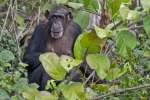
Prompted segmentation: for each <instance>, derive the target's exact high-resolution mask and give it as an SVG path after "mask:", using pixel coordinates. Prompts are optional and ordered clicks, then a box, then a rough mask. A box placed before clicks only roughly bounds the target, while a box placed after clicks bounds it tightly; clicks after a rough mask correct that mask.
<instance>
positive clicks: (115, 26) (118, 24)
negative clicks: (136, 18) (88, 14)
mask: <svg viewBox="0 0 150 100" xmlns="http://www.w3.org/2000/svg"><path fill="white" fill-rule="evenodd" d="M122 23H123V21H120V22H119V23H117V24H116V25H114V26H113V27H112V28H111V29H110V30H115V29H116V28H117V27H119V26H120V25H121V24H122Z"/></svg>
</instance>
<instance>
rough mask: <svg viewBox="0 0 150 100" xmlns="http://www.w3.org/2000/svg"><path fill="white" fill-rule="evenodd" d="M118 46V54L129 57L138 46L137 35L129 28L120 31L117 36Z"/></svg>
mask: <svg viewBox="0 0 150 100" xmlns="http://www.w3.org/2000/svg"><path fill="white" fill-rule="evenodd" d="M116 46H117V52H118V54H120V55H121V56H123V57H125V58H127V57H128V56H129V55H128V53H129V52H130V51H131V50H133V49H134V48H135V46H136V37H135V36H134V35H133V33H131V32H130V31H128V30H123V31H120V32H119V33H118V35H117V37H116Z"/></svg>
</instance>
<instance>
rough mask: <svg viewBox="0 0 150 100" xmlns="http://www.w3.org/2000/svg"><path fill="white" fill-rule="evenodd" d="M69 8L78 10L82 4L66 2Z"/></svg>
mask: <svg viewBox="0 0 150 100" xmlns="http://www.w3.org/2000/svg"><path fill="white" fill-rule="evenodd" d="M68 4H69V6H70V7H72V8H74V9H79V8H80V7H82V6H83V4H82V3H75V2H68Z"/></svg>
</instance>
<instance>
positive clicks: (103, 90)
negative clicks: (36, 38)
mask: <svg viewBox="0 0 150 100" xmlns="http://www.w3.org/2000/svg"><path fill="white" fill-rule="evenodd" d="M97 88H98V89H99V90H100V91H101V92H105V91H107V90H108V88H109V86H108V85H103V84H98V85H97Z"/></svg>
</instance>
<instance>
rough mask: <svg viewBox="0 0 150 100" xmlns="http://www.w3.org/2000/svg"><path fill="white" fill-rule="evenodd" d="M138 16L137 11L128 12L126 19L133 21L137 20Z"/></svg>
mask: <svg viewBox="0 0 150 100" xmlns="http://www.w3.org/2000/svg"><path fill="white" fill-rule="evenodd" d="M140 16H141V14H140V13H139V12H138V11H135V10H130V11H129V13H128V16H127V18H126V19H127V20H131V21H134V20H137V19H138V18H139V17H140Z"/></svg>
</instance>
